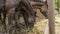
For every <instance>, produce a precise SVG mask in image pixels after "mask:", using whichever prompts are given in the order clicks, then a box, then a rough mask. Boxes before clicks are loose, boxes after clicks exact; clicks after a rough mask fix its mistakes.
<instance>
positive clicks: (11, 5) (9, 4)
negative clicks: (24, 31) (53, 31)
mask: <svg viewBox="0 0 60 34" xmlns="http://www.w3.org/2000/svg"><path fill="white" fill-rule="evenodd" d="M1 1H3V2H1V4H3V5H2V6H0V7H1V8H0V9H1V11H0V17H1V13H2V14H3V20H2V19H1V18H0V20H2V24H4V28H5V30H6V23H5V18H6V14H7V13H8V26H10V25H11V23H12V22H11V21H12V18H14V17H13V16H14V15H15V22H16V25H18V22H19V21H18V15H17V14H18V13H17V10H16V9H17V8H16V7H17V6H18V8H19V7H23V6H24V7H26V8H27V9H28V11H29V12H26V11H25V10H23V12H22V14H23V16H24V19H25V24H26V25H27V27H28V24H27V23H28V22H27V21H28V19H30V17H32V18H33V23H34V20H35V16H34V11H33V10H32V6H31V5H30V3H29V2H28V0H18V1H17V0H1ZM22 4H23V5H22ZM24 11H25V12H24ZM27 13H29V17H28V14H27ZM26 16H27V18H26ZM31 21H32V20H31Z"/></svg>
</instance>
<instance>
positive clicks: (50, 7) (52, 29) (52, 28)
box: [47, 0, 55, 34]
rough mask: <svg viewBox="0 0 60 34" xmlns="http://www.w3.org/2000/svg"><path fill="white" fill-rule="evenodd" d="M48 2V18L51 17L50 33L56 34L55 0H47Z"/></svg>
mask: <svg viewBox="0 0 60 34" xmlns="http://www.w3.org/2000/svg"><path fill="white" fill-rule="evenodd" d="M47 3H48V19H49V34H55V12H54V10H55V8H54V4H55V3H54V0H47Z"/></svg>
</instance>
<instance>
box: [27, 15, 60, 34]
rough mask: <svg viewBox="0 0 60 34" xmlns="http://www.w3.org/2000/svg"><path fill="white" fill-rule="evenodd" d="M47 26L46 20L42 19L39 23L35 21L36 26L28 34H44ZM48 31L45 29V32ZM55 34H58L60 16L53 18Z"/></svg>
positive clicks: (59, 33) (59, 32)
mask: <svg viewBox="0 0 60 34" xmlns="http://www.w3.org/2000/svg"><path fill="white" fill-rule="evenodd" d="M47 25H48V20H47V19H43V20H41V21H36V24H35V26H34V28H33V30H32V31H33V32H29V33H28V34H45V29H46V27H47ZM47 30H48V29H46V31H47ZM55 33H56V34H60V14H58V15H56V16H55Z"/></svg>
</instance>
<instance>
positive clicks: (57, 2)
mask: <svg viewBox="0 0 60 34" xmlns="http://www.w3.org/2000/svg"><path fill="white" fill-rule="evenodd" d="M55 9H56V10H59V0H55Z"/></svg>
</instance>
